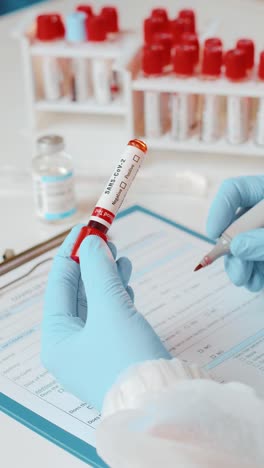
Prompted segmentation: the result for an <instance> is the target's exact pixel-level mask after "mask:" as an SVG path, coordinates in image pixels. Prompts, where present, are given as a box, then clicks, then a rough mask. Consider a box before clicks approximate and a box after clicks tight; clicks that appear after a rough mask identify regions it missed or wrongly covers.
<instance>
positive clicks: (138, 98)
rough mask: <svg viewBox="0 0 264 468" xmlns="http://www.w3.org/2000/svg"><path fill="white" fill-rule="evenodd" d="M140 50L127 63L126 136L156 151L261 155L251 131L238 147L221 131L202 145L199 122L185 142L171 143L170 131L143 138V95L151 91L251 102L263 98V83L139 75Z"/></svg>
mask: <svg viewBox="0 0 264 468" xmlns="http://www.w3.org/2000/svg"><path fill="white" fill-rule="evenodd" d="M140 68H141V67H140V50H138V52H137V53H136V54H135V56H134V59H133V61H131V63H130V72H131V75H132V77H133V79H132V81H131V84H132V90H131V92H132V95H133V96H132V99H131V102H132V103H133V108H130V109H129V110H130V112H131V118H130V119H129V121H130V122H132V126H131V129H130V133H131V134H132V135H137V136H138V137H142V138H144V139H145V141H146V143H147V144H148V145H149V146H150V147H151V148H152V149H156V150H174V151H178V152H187V151H188V152H189V153H190V152H193V153H195V152H197V153H210V154H230V155H239V156H262V157H263V156H264V146H260V145H257V144H256V143H255V142H254V130H253V129H252V131H251V132H250V135H249V138H248V140H247V141H245V142H244V143H241V144H231V143H229V142H228V141H227V139H226V137H225V132H224V129H223V134H222V136H221V137H220V138H219V139H217V140H216V141H214V142H212V143H206V142H203V141H202V140H201V138H200V135H199V122H198V123H197V126H196V128H195V129H194V130H193V132H192V133H191V136H190V137H189V138H188V139H186V140H182V141H180V140H175V139H173V138H172V137H171V135H170V132H169V131H168V132H166V133H164V134H163V135H161V136H159V137H157V138H147V137H146V136H145V135H144V121H143V120H144V119H143V116H144V92H146V91H153V92H157V93H165V94H169V95H170V94H174V93H176V94H177V93H186V94H189V93H190V94H195V95H198V96H200V97H202V96H204V95H206V94H212V95H218V96H222V97H223V98H226V97H227V96H245V97H248V98H253V99H257V100H258V99H260V98H263V97H264V82H260V81H257V79H255V80H253V79H252V80H247V81H244V82H240V83H232V82H230V81H228V80H227V79H226V78H224V77H222V78H219V79H217V80H211V81H210V80H203V79H201V78H198V77H191V78H187V79H179V78H176V77H175V76H173V74H168V75H164V76H161V77H151V78H150V77H147V78H145V77H144V76H142V74H141V71H140Z"/></svg>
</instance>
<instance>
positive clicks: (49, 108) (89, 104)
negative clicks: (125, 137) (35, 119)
mask: <svg viewBox="0 0 264 468" xmlns="http://www.w3.org/2000/svg"><path fill="white" fill-rule="evenodd" d="M35 109H36V110H37V111H43V112H69V113H82V114H104V115H107V114H109V115H125V113H126V108H125V105H124V104H123V102H122V101H121V99H115V100H114V101H112V102H111V103H109V104H107V105H100V104H97V103H96V102H95V100H94V99H90V100H89V101H86V102H73V101H66V100H63V99H61V100H59V101H44V100H43V101H36V102H35Z"/></svg>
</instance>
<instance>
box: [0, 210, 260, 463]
mask: <svg viewBox="0 0 264 468" xmlns="http://www.w3.org/2000/svg"><path fill="white" fill-rule="evenodd" d="M110 234H111V240H113V241H114V242H115V243H116V245H117V247H118V253H119V255H120V256H122V255H126V256H128V257H129V258H130V259H131V260H132V263H133V274H132V279H131V285H132V287H133V288H134V291H135V304H136V307H137V309H138V310H139V311H140V312H141V313H142V314H143V315H144V316H145V317H146V319H147V320H148V321H149V322H150V324H151V325H152V326H153V327H154V329H155V330H156V332H157V334H158V335H159V336H160V338H161V340H162V341H163V343H164V344H165V346H166V348H167V349H168V350H169V351H170V352H171V354H172V355H173V356H177V357H178V358H180V359H182V360H184V361H186V362H189V363H191V362H195V363H197V364H198V365H200V366H201V367H203V368H204V369H206V370H207V371H209V372H210V373H211V375H212V376H213V378H215V379H217V380H218V381H220V382H226V381H232V380H236V381H240V382H244V383H247V384H249V385H251V386H252V387H254V388H255V389H256V391H257V392H258V394H259V395H262V396H263V397H264V294H263V293H259V294H252V293H249V292H247V291H246V290H244V289H239V288H236V287H235V286H233V285H232V284H231V283H230V282H229V280H228V278H227V276H226V274H225V272H224V269H223V262H222V261H221V260H219V261H217V262H215V263H214V264H213V265H212V266H211V267H210V268H207V269H204V270H201V271H200V272H199V273H196V274H194V273H193V272H192V271H193V267H194V265H195V262H196V260H197V259H199V258H200V256H202V255H203V254H204V252H205V251H206V249H207V248H208V242H207V241H206V240H205V239H204V238H202V237H201V236H199V235H197V234H195V233H192V232H191V231H189V230H186V229H183V228H182V227H181V226H178V225H176V224H175V223H173V222H170V221H168V220H165V219H163V218H162V217H160V216H157V215H155V214H154V213H151V212H149V211H147V210H145V209H143V208H140V207H132V208H129V209H128V210H125V211H124V212H122V213H121V215H120V217H119V218H118V219H117V220H116V221H115V223H114V224H113V226H112V228H111V233H110ZM55 253H56V249H53V250H51V251H49V252H46V253H44V254H43V255H41V256H40V257H38V258H35V259H34V260H31V261H29V262H27V263H25V264H23V265H21V266H20V267H18V268H16V269H15V270H12V271H10V272H8V273H6V274H4V275H3V276H1V277H0V304H1V307H0V388H1V392H2V395H3V396H4V397H5V398H7V399H8V401H11V402H16V403H18V404H20V405H22V406H23V408H26V409H27V410H30V411H31V412H32V413H33V414H36V415H38V416H40V417H41V418H44V419H45V420H46V421H48V422H49V423H51V424H53V425H55V426H56V427H58V428H60V429H61V430H63V431H65V433H69V434H71V435H73V436H74V437H76V438H78V439H80V440H82V441H84V442H86V443H88V444H89V445H90V446H95V429H96V426H97V425H98V424H99V422H100V415H99V414H98V413H97V411H96V410H95V409H94V408H92V407H91V406H90V405H89V402H82V401H79V400H78V399H77V398H75V397H74V396H72V395H70V394H69V393H67V392H65V391H64V389H63V388H62V387H61V386H60V384H59V383H58V382H57V381H56V380H55V379H54V378H53V376H52V375H50V374H49V373H48V372H47V371H46V370H45V369H44V368H43V367H42V365H41V362H40V339H41V317H42V308H43V295H44V290H45V285H46V281H47V275H48V272H49V270H50V267H51V263H52V258H53V256H54V255H55ZM8 284H9V285H8ZM102 346H103V343H102ZM106 352H107V350H106ZM85 378H87V379H89V375H88V376H85ZM0 403H1V400H0ZM10 413H12V412H11V411H10ZM77 456H78V454H77ZM94 466H101V465H94Z"/></svg>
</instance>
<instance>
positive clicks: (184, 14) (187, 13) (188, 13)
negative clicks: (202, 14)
mask: <svg viewBox="0 0 264 468" xmlns="http://www.w3.org/2000/svg"><path fill="white" fill-rule="evenodd" d="M178 16H179V18H183V19H187V20H188V21H189V22H190V24H191V27H190V29H189V32H192V33H195V32H196V18H195V12H194V10H191V9H187V8H186V9H185V8H184V9H183V10H180V11H179V14H178Z"/></svg>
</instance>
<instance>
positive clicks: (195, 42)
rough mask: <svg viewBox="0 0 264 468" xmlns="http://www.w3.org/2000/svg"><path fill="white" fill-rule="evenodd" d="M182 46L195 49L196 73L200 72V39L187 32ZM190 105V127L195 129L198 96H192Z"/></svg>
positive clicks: (183, 36) (182, 39)
mask: <svg viewBox="0 0 264 468" xmlns="http://www.w3.org/2000/svg"><path fill="white" fill-rule="evenodd" d="M181 42H182V44H187V45H191V46H193V48H194V51H193V53H194V64H195V72H198V65H199V58H200V43H199V39H198V37H197V35H196V34H194V33H189V32H186V33H184V34H183V35H182V37H181ZM190 105H191V108H192V110H191V112H190V119H191V120H190V126H191V128H193V127H195V125H196V123H197V111H198V95H197V94H192V95H191V96H190Z"/></svg>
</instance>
